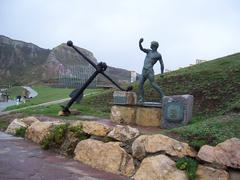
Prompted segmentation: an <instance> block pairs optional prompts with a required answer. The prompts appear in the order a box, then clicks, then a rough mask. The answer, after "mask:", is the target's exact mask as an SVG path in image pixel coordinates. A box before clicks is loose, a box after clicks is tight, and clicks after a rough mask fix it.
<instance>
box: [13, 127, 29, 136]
mask: <svg viewBox="0 0 240 180" xmlns="http://www.w3.org/2000/svg"><path fill="white" fill-rule="evenodd" d="M26 130H27V128H26V127H20V128H19V129H17V130H16V134H15V136H17V137H25V133H26Z"/></svg>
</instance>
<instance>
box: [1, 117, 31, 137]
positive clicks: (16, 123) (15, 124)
mask: <svg viewBox="0 0 240 180" xmlns="http://www.w3.org/2000/svg"><path fill="white" fill-rule="evenodd" d="M20 128H27V124H25V123H24V122H22V121H21V119H14V120H13V121H12V122H11V123H10V124H9V126H8V127H7V129H6V131H5V132H6V133H8V134H12V135H15V134H16V131H17V129H20Z"/></svg>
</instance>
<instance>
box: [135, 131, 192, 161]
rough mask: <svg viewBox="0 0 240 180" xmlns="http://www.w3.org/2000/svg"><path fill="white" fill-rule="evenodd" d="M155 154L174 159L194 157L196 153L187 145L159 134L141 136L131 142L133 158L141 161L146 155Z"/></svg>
mask: <svg viewBox="0 0 240 180" xmlns="http://www.w3.org/2000/svg"><path fill="white" fill-rule="evenodd" d="M157 152H164V153H166V154H168V155H170V156H174V157H184V156H191V157H195V156H196V152H195V151H194V150H193V149H192V148H191V147H190V146H189V145H188V144H187V143H183V142H179V141H177V140H175V139H172V138H170V137H167V136H164V135H161V134H155V135H142V136H140V137H138V138H137V139H136V140H135V141H134V142H133V145H132V153H133V157H135V158H137V159H139V160H141V159H143V158H144V157H145V156H146V155H147V153H157Z"/></svg>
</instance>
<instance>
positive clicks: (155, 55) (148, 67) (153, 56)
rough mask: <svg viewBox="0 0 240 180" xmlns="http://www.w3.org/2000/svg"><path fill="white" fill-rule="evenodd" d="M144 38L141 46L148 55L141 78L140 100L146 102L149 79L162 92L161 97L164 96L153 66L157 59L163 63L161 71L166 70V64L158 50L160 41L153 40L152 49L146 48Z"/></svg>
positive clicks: (140, 41)
mask: <svg viewBox="0 0 240 180" xmlns="http://www.w3.org/2000/svg"><path fill="white" fill-rule="evenodd" d="M142 42H143V38H141V39H140V40H139V48H140V50H142V51H143V52H145V53H146V54H147V55H146V57H145V60H144V65H143V69H142V75H141V79H140V86H139V93H140V97H139V102H140V103H142V102H144V82H145V81H146V80H147V79H148V80H149V81H150V84H151V85H152V87H153V88H154V89H155V90H156V91H157V92H158V93H159V94H160V96H161V98H162V97H163V96H164V93H163V91H162V90H161V88H160V87H159V86H158V85H157V83H156V82H155V81H154V70H153V66H154V64H156V62H157V61H159V62H160V65H161V73H162V74H163V72H164V65H163V60H162V56H161V54H160V53H159V52H158V51H157V48H158V42H156V41H152V42H151V49H144V48H143V47H142Z"/></svg>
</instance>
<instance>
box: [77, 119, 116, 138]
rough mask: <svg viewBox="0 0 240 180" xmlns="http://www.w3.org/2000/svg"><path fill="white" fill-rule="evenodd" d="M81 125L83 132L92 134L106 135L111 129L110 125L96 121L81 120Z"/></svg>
mask: <svg viewBox="0 0 240 180" xmlns="http://www.w3.org/2000/svg"><path fill="white" fill-rule="evenodd" d="M82 127H83V131H84V132H85V133H87V134H90V135H94V136H106V135H107V134H108V133H109V132H110V131H111V130H112V128H111V127H109V126H107V125H105V124H102V123H99V122H96V121H83V122H82Z"/></svg>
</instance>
